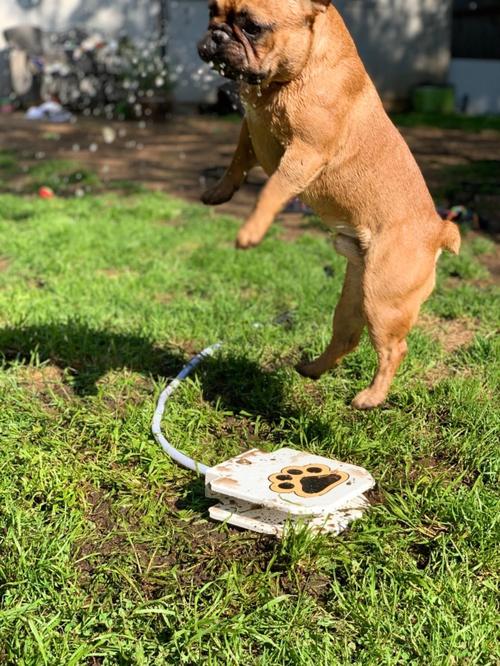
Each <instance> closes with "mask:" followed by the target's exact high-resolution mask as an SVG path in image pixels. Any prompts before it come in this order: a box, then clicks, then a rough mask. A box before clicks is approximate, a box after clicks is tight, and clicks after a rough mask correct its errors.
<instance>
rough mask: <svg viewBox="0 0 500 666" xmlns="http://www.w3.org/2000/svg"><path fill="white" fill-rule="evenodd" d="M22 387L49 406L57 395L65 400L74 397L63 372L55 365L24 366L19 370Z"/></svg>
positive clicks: (18, 376) (18, 375)
mask: <svg viewBox="0 0 500 666" xmlns="http://www.w3.org/2000/svg"><path fill="white" fill-rule="evenodd" d="M17 378H18V380H19V383H20V384H21V386H23V387H25V388H26V389H27V390H28V391H30V392H31V393H33V394H34V395H36V396H37V398H39V399H40V400H41V401H42V402H43V403H45V404H46V405H47V406H48V405H49V404H52V403H53V396H54V395H56V396H57V397H59V398H63V399H64V400H69V399H71V398H73V397H74V395H73V392H72V390H71V387H70V386H68V384H67V383H66V381H65V378H64V373H63V371H62V370H61V369H60V368H58V367H57V366H55V365H50V364H45V365H41V366H37V367H33V366H30V365H23V366H21V367H20V368H19V369H18V370H17Z"/></svg>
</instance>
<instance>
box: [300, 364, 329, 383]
mask: <svg viewBox="0 0 500 666" xmlns="http://www.w3.org/2000/svg"><path fill="white" fill-rule="evenodd" d="M295 370H297V372H298V373H299V375H302V377H306V378H307V379H314V380H316V379H319V378H320V377H321V375H322V374H323V371H322V370H321V368H319V367H318V364H317V363H316V362H314V361H312V362H306V361H303V362H302V363H297V365H296V366H295Z"/></svg>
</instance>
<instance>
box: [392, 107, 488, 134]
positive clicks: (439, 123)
mask: <svg viewBox="0 0 500 666" xmlns="http://www.w3.org/2000/svg"><path fill="white" fill-rule="evenodd" d="M391 118H392V120H393V122H395V123H396V125H399V126H400V127H440V128H441V129H457V130H464V131H465V132H482V131H483V130H497V131H500V115H485V116H466V115H465V114H462V113H448V114H444V113H417V112H415V111H412V112H409V113H393V114H391Z"/></svg>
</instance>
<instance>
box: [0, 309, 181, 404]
mask: <svg viewBox="0 0 500 666" xmlns="http://www.w3.org/2000/svg"><path fill="white" fill-rule="evenodd" d="M2 358H3V360H4V364H5V366H6V367H9V366H11V365H12V364H13V363H15V362H21V363H30V362H32V361H33V360H35V359H36V360H37V361H39V362H42V363H44V362H49V363H51V364H52V365H55V366H57V367H58V368H59V369H61V370H63V371H65V372H67V373H68V374H69V375H70V376H71V377H72V387H73V390H74V392H75V393H76V394H77V395H80V396H85V395H94V394H95V393H96V392H97V386H96V383H97V382H98V380H99V379H100V378H101V377H102V376H104V375H105V374H106V373H107V372H108V371H109V370H117V369H122V368H128V369H129V370H132V371H135V372H139V373H141V374H147V375H151V376H153V377H154V378H155V379H160V378H165V377H171V376H173V375H175V374H177V372H179V370H180V369H181V368H182V366H183V364H184V362H185V360H186V357H185V355H184V354H183V353H182V351H181V350H179V349H175V348H168V347H167V348H162V347H158V346H157V345H155V344H153V343H152V342H151V341H150V340H148V339H147V338H145V337H143V336H140V335H135V334H124V333H113V332H109V331H103V330H99V329H95V328H92V327H91V326H88V325H86V324H80V323H78V322H68V323H65V324H60V323H58V324H43V325H39V326H25V327H6V328H3V329H0V359H2Z"/></svg>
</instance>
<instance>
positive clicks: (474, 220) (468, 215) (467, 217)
mask: <svg viewBox="0 0 500 666" xmlns="http://www.w3.org/2000/svg"><path fill="white" fill-rule="evenodd" d="M438 213H439V215H440V216H441V217H442V218H443V220H450V221H451V222H456V223H457V224H459V225H463V226H468V227H472V228H473V229H479V228H480V221H479V215H478V214H477V213H475V212H474V211H473V210H471V209H470V208H466V207H465V206H452V207H451V208H439V209H438Z"/></svg>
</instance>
